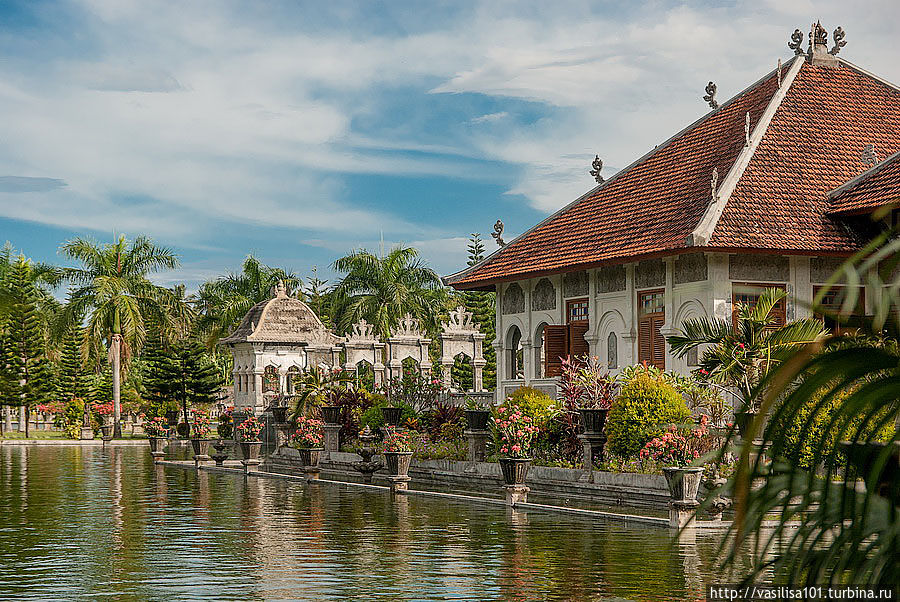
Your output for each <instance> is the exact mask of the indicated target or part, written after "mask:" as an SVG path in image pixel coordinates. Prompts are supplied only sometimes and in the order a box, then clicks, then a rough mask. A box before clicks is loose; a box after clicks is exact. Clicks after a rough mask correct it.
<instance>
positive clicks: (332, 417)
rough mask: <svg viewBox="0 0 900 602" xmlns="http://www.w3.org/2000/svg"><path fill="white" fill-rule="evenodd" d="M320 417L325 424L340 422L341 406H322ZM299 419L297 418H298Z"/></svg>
mask: <svg viewBox="0 0 900 602" xmlns="http://www.w3.org/2000/svg"><path fill="white" fill-rule="evenodd" d="M321 409H322V419H323V420H324V421H325V423H326V424H340V423H341V413H342V412H341V410H342V408H341V406H322V408H321ZM298 420H299V418H298Z"/></svg>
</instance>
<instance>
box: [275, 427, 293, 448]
mask: <svg viewBox="0 0 900 602" xmlns="http://www.w3.org/2000/svg"><path fill="white" fill-rule="evenodd" d="M290 436H291V424H290V423H289V422H276V423H275V451H278V450H279V449H281V448H282V447H284V446H286V445H287V443H288V440H289V438H290Z"/></svg>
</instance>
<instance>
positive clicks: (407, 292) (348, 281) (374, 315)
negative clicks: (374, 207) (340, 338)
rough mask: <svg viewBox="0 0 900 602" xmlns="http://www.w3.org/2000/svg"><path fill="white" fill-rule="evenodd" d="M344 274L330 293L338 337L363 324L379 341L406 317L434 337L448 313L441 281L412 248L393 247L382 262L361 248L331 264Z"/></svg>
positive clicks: (388, 334)
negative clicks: (407, 314) (370, 329)
mask: <svg viewBox="0 0 900 602" xmlns="http://www.w3.org/2000/svg"><path fill="white" fill-rule="evenodd" d="M333 267H334V269H335V270H337V271H339V272H344V273H345V276H344V277H343V278H342V279H341V281H340V282H339V283H338V285H337V286H336V287H335V289H334V294H335V301H334V303H335V308H334V309H335V311H334V321H335V324H336V325H337V328H338V331H339V332H348V331H349V330H350V329H351V327H352V325H353V324H354V323H356V322H358V321H359V320H361V319H363V318H364V319H365V320H366V321H367V322H369V323H370V324H374V325H375V331H376V333H377V334H379V335H381V336H382V337H388V336H390V331H391V328H393V327H394V326H396V325H397V324H398V323H399V321H400V319H401V318H402V317H403V316H404V315H405V314H406V313H407V312H408V313H410V314H412V315H413V316H415V317H417V318H419V320H421V322H422V324H423V325H424V326H425V328H426V330H428V331H430V332H435V331H436V330H437V328H438V326H439V324H438V322H439V318H440V315H441V313H442V312H443V311H444V310H445V309H446V307H445V306H446V304H447V302H446V300H447V294H446V292H445V290H444V289H443V287H442V285H441V280H440V278H439V277H438V275H437V274H436V273H435V272H434V270H432V269H431V268H429V267H427V266H426V265H425V264H424V263H423V262H422V261H421V260H420V259H419V252H418V251H417V250H416V249H414V248H412V247H402V246H400V247H394V248H393V249H391V251H390V253H388V254H387V256H385V257H376V256H375V255H373V254H372V253H369V252H368V251H366V250H364V249H360V250H358V251H353V252H352V253H350V254H349V255H347V256H346V257H341V258H340V259H338V260H337V261H335V262H334V265H333Z"/></svg>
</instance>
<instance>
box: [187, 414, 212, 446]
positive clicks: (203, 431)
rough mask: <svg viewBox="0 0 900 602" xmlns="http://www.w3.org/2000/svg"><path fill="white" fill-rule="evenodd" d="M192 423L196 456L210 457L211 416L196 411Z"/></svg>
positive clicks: (192, 439)
mask: <svg viewBox="0 0 900 602" xmlns="http://www.w3.org/2000/svg"><path fill="white" fill-rule="evenodd" d="M193 414H194V417H193V420H192V422H191V434H192V437H191V446H193V448H194V456H195V457H196V456H207V455H209V441H210V439H209V433H210V431H211V430H212V426H211V423H210V420H209V415H208V414H207V413H206V412H204V411H203V410H194V412H193Z"/></svg>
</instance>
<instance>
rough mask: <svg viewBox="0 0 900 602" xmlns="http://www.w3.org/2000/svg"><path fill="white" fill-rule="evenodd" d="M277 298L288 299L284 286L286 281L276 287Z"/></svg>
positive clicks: (280, 281) (279, 282) (281, 281)
mask: <svg viewBox="0 0 900 602" xmlns="http://www.w3.org/2000/svg"><path fill="white" fill-rule="evenodd" d="M273 288H274V291H273V292H274V293H275V297H287V288H286V287H285V286H284V280H279V281H278V284H276V285H275V286H274V287H273Z"/></svg>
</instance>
